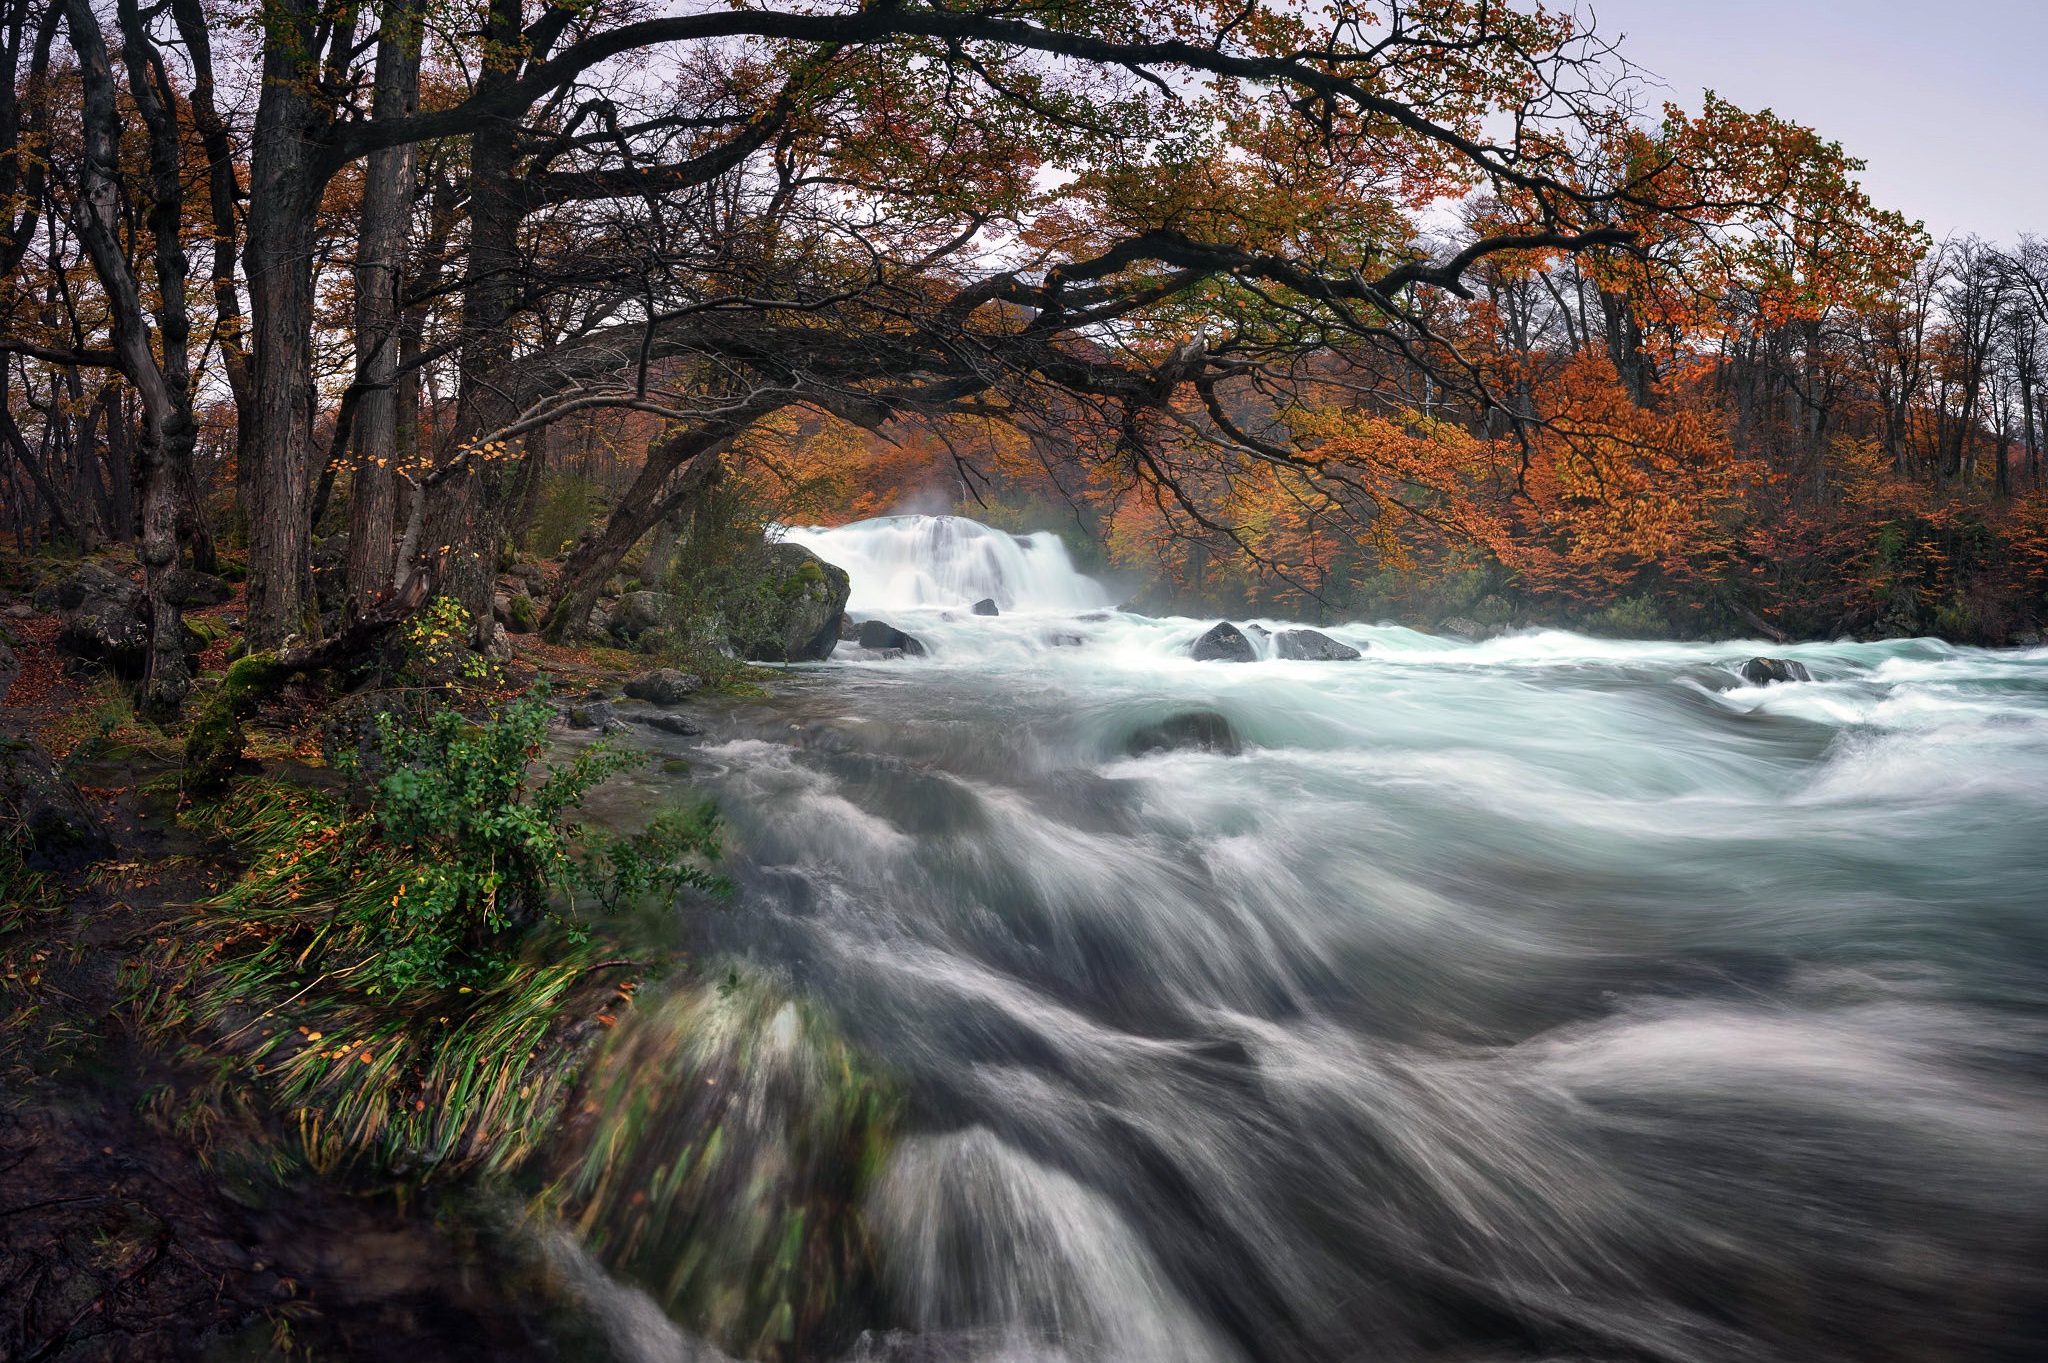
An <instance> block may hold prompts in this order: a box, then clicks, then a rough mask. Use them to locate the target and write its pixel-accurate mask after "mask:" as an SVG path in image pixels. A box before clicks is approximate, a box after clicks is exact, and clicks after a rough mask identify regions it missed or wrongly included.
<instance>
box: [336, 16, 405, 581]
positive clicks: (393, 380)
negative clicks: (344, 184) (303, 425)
mask: <svg viewBox="0 0 2048 1363" xmlns="http://www.w3.org/2000/svg"><path fill="white" fill-rule="evenodd" d="M419 84H420V33H419V25H418V9H417V7H416V6H407V5H400V6H395V7H394V8H393V9H391V10H388V11H387V12H386V13H385V16H384V29H383V32H382V33H381V35H380V36H379V38H378V40H377V72H376V90H375V93H374V95H373V96H372V112H373V116H374V117H377V118H403V117H406V116H408V115H410V114H411V113H412V112H413V110H414V108H415V107H416V106H417V104H418V102H419ZM415 160H416V157H415V153H414V146H413V144H411V143H407V144H405V145H403V146H398V147H386V148H382V149H380V150H378V151H374V152H371V153H370V156H369V163H368V165H367V166H366V167H365V169H364V175H363V206H362V217H361V227H360V230H359V234H358V237H357V245H356V276H355V286H356V299H355V304H356V306H355V324H356V337H355V341H356V382H357V384H358V385H360V386H361V390H362V392H361V396H360V397H359V398H358V400H357V403H356V414H355V457H354V461H353V467H352V470H351V473H350V476H349V540H348V566H347V592H348V596H347V602H348V604H347V606H346V608H345V614H346V616H347V617H348V618H351V619H352V618H354V617H356V616H358V615H360V614H361V613H362V612H363V611H365V610H367V609H368V608H369V607H370V604H371V603H372V602H374V601H376V600H378V599H380V598H381V597H382V596H383V594H384V592H385V589H386V584H387V583H388V582H389V581H390V578H391V572H392V567H393V565H394V563H395V562H396V552H397V551H396V546H395V544H394V543H393V540H392V532H393V526H392V518H393V516H394V514H395V513H396V509H397V504H398V498H397V472H396V466H397V461H398V457H399V451H398V425H399V411H398V404H399V391H398V364H399V353H398V352H399V347H400V338H399V323H400V312H401V307H400V304H401V299H400V292H401V290H402V288H403V282H404V274H403V268H402V267H403V263H404V259H405V247H406V232H407V227H408V225H409V223H410V221H411V217H412V202H413V171H414V164H415Z"/></svg>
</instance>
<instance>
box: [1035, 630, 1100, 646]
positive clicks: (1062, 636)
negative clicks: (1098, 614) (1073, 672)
mask: <svg viewBox="0 0 2048 1363" xmlns="http://www.w3.org/2000/svg"><path fill="white" fill-rule="evenodd" d="M1039 638H1041V639H1043V640H1044V641H1045V642H1046V643H1047V644H1049V645H1051V646H1052V647H1053V648H1079V647H1080V646H1081V645H1083V644H1085V643H1087V642H1088V636H1087V635H1085V634H1075V633H1074V632H1073V631H1071V630H1064V629H1054V630H1047V631H1046V632H1045V633H1044V634H1042V635H1040V636H1039Z"/></svg>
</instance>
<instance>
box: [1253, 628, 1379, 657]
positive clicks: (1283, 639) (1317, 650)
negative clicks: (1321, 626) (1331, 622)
mask: <svg viewBox="0 0 2048 1363" xmlns="http://www.w3.org/2000/svg"><path fill="white" fill-rule="evenodd" d="M1273 655H1274V656H1275V657H1278V658H1286V659H1288V660H1289V661H1292V662H1304V663H1343V662H1350V661H1351V660H1352V659H1353V658H1357V657H1359V656H1361V655H1360V654H1359V651H1358V650H1357V649H1355V648H1353V647H1352V646H1351V645H1349V644H1340V643H1338V642H1337V641H1336V640H1335V639H1332V638H1331V637H1330V636H1329V635H1327V634H1324V633H1323V632H1322V631H1321V630H1314V629H1283V630H1281V631H1280V632H1279V633H1278V634H1276V635H1274V636H1273Z"/></svg>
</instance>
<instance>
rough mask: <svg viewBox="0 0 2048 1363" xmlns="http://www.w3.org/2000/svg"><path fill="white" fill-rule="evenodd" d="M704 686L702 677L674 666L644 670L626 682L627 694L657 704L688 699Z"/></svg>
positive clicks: (672, 703)
mask: <svg viewBox="0 0 2048 1363" xmlns="http://www.w3.org/2000/svg"><path fill="white" fill-rule="evenodd" d="M703 686H704V683H703V681H702V679H700V678H698V677H695V676H692V675H691V674H690V673H688V672H684V671H681V670H680V669H677V668H673V667H657V668H655V669H654V670H653V671H652V672H642V673H641V674H640V675H639V676H637V677H634V678H633V679H632V680H630V681H628V682H627V683H626V694H627V695H629V696H631V697H632V698H633V699H634V700H644V701H651V702H652V703H654V704H656V705H675V704H678V703H679V702H681V701H684V700H687V699H688V698H689V697H690V696H692V695H694V694H695V693H696V692H697V691H699V690H701V689H702V688H703Z"/></svg>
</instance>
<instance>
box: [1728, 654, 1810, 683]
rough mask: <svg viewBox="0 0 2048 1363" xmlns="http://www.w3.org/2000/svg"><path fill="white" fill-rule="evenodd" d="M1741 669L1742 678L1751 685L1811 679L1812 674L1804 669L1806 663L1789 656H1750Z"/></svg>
mask: <svg viewBox="0 0 2048 1363" xmlns="http://www.w3.org/2000/svg"><path fill="white" fill-rule="evenodd" d="M1741 670H1742V679H1743V680H1744V681H1746V682H1748V683H1749V684H1750V685H1751V686H1769V685H1770V684H1771V683H1772V682H1795V681H1812V680H1813V674H1812V673H1811V672H1808V671H1807V670H1806V664H1804V663H1802V662H1798V661H1796V660H1794V659H1791V658H1751V659H1750V660H1749V661H1748V662H1746V663H1744V664H1743V665H1742V669H1741Z"/></svg>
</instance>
